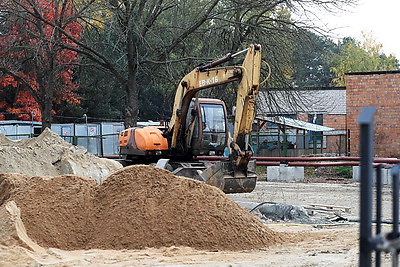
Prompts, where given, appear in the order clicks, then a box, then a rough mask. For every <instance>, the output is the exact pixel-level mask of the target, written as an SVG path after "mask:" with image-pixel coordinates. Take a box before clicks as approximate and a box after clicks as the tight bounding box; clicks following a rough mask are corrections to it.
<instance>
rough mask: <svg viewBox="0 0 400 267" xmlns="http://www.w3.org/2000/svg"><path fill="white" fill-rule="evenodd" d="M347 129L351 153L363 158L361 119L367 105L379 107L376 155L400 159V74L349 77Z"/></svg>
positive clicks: (376, 122)
mask: <svg viewBox="0 0 400 267" xmlns="http://www.w3.org/2000/svg"><path fill="white" fill-rule="evenodd" d="M346 97H347V108H346V111H347V129H348V131H349V132H350V154H351V156H358V155H359V125H358V123H357V120H358V116H359V114H360V111H361V108H362V107H363V106H376V108H377V111H376V114H375V155H376V156H378V157H396V158H399V157H400V72H398V71H397V72H396V71H395V72H374V73H372V72H371V73H352V74H348V75H346Z"/></svg>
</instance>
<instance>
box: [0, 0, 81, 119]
mask: <svg viewBox="0 0 400 267" xmlns="http://www.w3.org/2000/svg"><path fill="white" fill-rule="evenodd" d="M2 1H3V0H2ZM1 5H2V8H5V7H6V8H7V10H8V11H9V16H8V17H7V20H6V22H5V25H7V27H6V28H7V29H8V31H7V32H6V34H2V35H0V60H1V61H0V67H1V69H2V70H3V71H0V99H1V100H0V111H3V112H4V111H5V112H8V113H14V114H16V115H17V116H18V118H19V119H22V120H31V119H32V118H31V114H34V119H35V120H37V121H40V120H41V118H42V111H43V110H44V109H45V106H44V105H45V104H46V101H44V99H45V97H46V96H52V104H60V103H65V102H68V103H72V104H79V98H78V96H77V94H76V91H77V90H78V84H77V83H76V81H74V68H75V67H74V64H75V63H78V62H79V56H78V54H77V53H76V52H75V51H72V50H70V49H65V48H64V46H69V47H76V45H75V44H74V43H73V42H72V41H71V40H70V39H68V38H66V36H65V35H64V34H63V33H62V32H61V31H59V30H58V28H56V27H54V26H53V25H59V26H60V27H61V29H63V30H64V31H65V32H66V33H67V34H70V35H71V36H73V37H74V38H76V39H79V38H80V35H81V32H82V26H81V25H80V24H79V21H77V20H76V19H75V18H74V16H75V13H76V10H75V8H74V6H73V4H72V2H71V1H69V0H29V1H26V0H4V3H3V4H1ZM21 5H23V6H24V7H25V11H23V10H22V9H21ZM17 12H18V13H17ZM35 12H38V13H39V16H41V17H42V20H41V19H38V18H37V17H38V15H37V14H36V15H35ZM13 14H18V16H17V15H13ZM21 14H22V15H21ZM44 21H49V22H50V24H53V25H49V24H48V23H45V22H44ZM47 108H48V107H47ZM50 109H51V110H52V111H51V112H52V114H56V111H55V110H53V109H52V107H50ZM0 119H4V115H1V114H0Z"/></svg>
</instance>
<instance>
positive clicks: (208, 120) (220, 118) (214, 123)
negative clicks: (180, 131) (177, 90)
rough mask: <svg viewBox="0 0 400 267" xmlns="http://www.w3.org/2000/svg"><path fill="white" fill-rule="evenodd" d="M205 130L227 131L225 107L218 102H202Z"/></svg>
mask: <svg viewBox="0 0 400 267" xmlns="http://www.w3.org/2000/svg"><path fill="white" fill-rule="evenodd" d="M200 108H201V116H202V122H203V132H217V133H224V132H225V114H224V107H223V106H222V105H216V104H201V105H200Z"/></svg>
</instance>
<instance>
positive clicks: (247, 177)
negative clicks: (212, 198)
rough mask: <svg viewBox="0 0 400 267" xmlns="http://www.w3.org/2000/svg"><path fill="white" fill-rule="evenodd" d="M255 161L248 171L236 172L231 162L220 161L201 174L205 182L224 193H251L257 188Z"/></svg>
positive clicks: (249, 165)
mask: <svg viewBox="0 0 400 267" xmlns="http://www.w3.org/2000/svg"><path fill="white" fill-rule="evenodd" d="M255 170H256V162H255V160H251V161H249V163H248V165H247V170H237V169H236V170H235V168H234V167H233V164H232V162H231V161H230V160H223V161H219V162H217V163H215V164H213V165H212V166H210V167H209V168H207V169H206V170H204V171H203V172H202V174H201V176H202V178H203V180H204V181H205V182H206V183H207V184H210V185H213V186H216V187H218V188H220V189H221V190H222V191H224V193H226V194H229V193H250V192H251V191H253V190H254V188H255V187H256V182H257V174H256V172H255Z"/></svg>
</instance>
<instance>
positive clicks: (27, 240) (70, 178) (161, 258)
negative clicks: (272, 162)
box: [0, 132, 392, 267]
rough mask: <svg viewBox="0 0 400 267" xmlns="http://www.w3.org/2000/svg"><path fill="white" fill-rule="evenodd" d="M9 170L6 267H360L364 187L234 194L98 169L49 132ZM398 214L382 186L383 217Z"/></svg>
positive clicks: (3, 157)
mask: <svg viewBox="0 0 400 267" xmlns="http://www.w3.org/2000/svg"><path fill="white" fill-rule="evenodd" d="M0 163H1V164H0V266H63V267H64V266H74V267H75V266H358V250H359V248H358V246H359V233H358V232H359V224H358V223H357V222H348V221H346V219H352V220H355V221H356V220H357V218H359V209H360V203H359V197H360V196H359V184H358V183H356V182H352V181H351V180H349V179H337V177H332V176H331V175H330V174H326V173H325V174H323V175H319V176H318V177H311V178H310V179H307V180H306V181H304V182H268V181H262V180H261V181H259V182H258V183H257V186H256V188H255V190H254V191H253V192H252V193H242V194H231V195H225V194H223V193H222V192H221V191H220V190H219V189H217V188H214V187H211V186H208V185H205V184H204V183H201V182H198V181H194V180H192V179H186V178H182V177H176V176H174V175H172V174H171V173H169V172H168V171H166V170H161V169H157V168H155V167H150V166H130V167H126V168H122V167H121V166H117V165H115V164H113V163H112V162H108V161H104V159H97V158H95V157H94V156H91V155H89V154H87V153H86V152H84V151H82V150H81V149H79V148H76V147H72V146H71V145H69V144H67V143H65V142H63V140H62V139H60V137H58V136H56V135H55V134H54V133H51V132H46V133H45V134H43V135H42V136H40V137H38V138H36V139H32V140H26V141H23V142H11V141H10V140H6V139H4V138H3V139H2V138H0ZM89 177H91V178H89ZM237 203H239V204H240V205H238V204H237ZM243 203H253V204H254V203H255V205H256V204H258V203H266V204H265V205H273V203H277V204H285V205H294V206H296V207H301V208H302V209H304V210H305V211H307V214H308V216H309V218H310V221H307V222H306V221H304V220H296V219H294V220H293V219H287V218H281V219H276V218H275V219H274V220H272V219H270V218H267V217H265V216H263V214H261V213H260V212H259V210H258V209H257V208H253V209H252V210H251V211H250V210H249V209H247V210H246V209H244V208H243ZM391 212H392V202H391V187H389V186H384V188H383V218H384V219H387V220H389V219H390V218H391ZM389 227H390V225H385V226H384V231H389V230H390V228H389ZM382 258H383V266H390V262H391V258H390V255H388V254H384V255H383V257H382Z"/></svg>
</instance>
